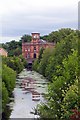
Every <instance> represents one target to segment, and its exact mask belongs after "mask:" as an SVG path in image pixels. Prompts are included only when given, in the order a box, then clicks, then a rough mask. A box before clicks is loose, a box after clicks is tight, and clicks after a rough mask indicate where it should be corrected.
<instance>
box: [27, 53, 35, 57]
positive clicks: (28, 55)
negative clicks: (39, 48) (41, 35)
mask: <svg viewBox="0 0 80 120" xmlns="http://www.w3.org/2000/svg"><path fill="white" fill-rule="evenodd" d="M26 58H30V54H29V53H28V54H27V56H26ZM33 58H36V53H34V55H33Z"/></svg>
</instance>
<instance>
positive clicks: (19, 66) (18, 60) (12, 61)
mask: <svg viewBox="0 0 80 120" xmlns="http://www.w3.org/2000/svg"><path fill="white" fill-rule="evenodd" d="M3 63H5V64H7V66H9V67H10V68H12V69H13V70H14V71H16V73H17V74H18V73H20V72H21V71H22V70H23V69H24V68H25V67H27V61H26V60H25V59H24V58H23V56H22V55H20V56H19V57H15V56H14V57H7V58H6V57H3Z"/></svg>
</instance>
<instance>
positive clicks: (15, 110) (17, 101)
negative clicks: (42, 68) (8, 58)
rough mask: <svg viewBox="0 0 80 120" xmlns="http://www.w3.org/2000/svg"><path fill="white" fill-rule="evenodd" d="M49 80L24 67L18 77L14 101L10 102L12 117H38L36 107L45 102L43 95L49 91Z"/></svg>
mask: <svg viewBox="0 0 80 120" xmlns="http://www.w3.org/2000/svg"><path fill="white" fill-rule="evenodd" d="M47 83H48V81H47V80H46V79H45V78H44V77H43V76H42V75H40V74H39V73H37V72H35V71H27V70H26V69H24V70H23V71H22V72H21V73H20V74H19V75H18V77H17V79H16V87H15V88H14V91H13V94H14V101H13V102H10V103H9V106H10V109H11V110H12V112H11V115H10V118H36V117H39V116H38V115H35V114H33V112H34V108H36V106H37V105H38V104H40V103H41V102H45V98H44V97H43V95H44V94H45V93H47Z"/></svg>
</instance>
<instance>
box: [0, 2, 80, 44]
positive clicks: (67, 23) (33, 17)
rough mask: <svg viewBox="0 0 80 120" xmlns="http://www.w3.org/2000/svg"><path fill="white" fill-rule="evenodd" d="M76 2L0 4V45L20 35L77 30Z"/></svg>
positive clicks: (18, 37) (16, 38) (18, 38)
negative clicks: (69, 29)
mask: <svg viewBox="0 0 80 120" xmlns="http://www.w3.org/2000/svg"><path fill="white" fill-rule="evenodd" d="M78 1H79V0H0V9H1V10H0V16H1V17H0V28H1V29H0V43H5V42H9V41H11V40H20V38H21V36H23V35H24V34H29V35H31V33H32V32H39V33H40V34H41V35H47V34H49V33H51V32H52V31H56V30H59V29H61V28H72V29H78Z"/></svg>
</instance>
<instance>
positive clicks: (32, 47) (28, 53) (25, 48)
mask: <svg viewBox="0 0 80 120" xmlns="http://www.w3.org/2000/svg"><path fill="white" fill-rule="evenodd" d="M53 46H55V44H54V43H49V42H46V41H45V40H42V39H40V33H32V41H31V42H30V43H28V42H22V55H23V56H24V58H25V59H27V60H29V61H30V60H31V61H32V60H34V59H35V58H38V56H39V52H40V49H41V48H42V47H43V48H44V49H46V48H49V47H53Z"/></svg>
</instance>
